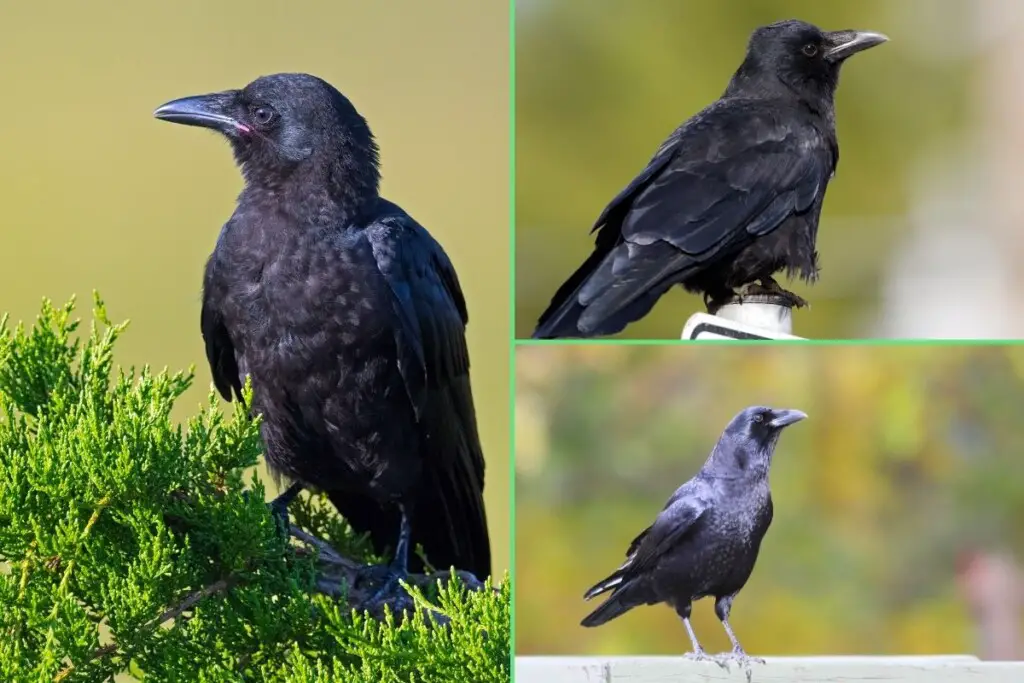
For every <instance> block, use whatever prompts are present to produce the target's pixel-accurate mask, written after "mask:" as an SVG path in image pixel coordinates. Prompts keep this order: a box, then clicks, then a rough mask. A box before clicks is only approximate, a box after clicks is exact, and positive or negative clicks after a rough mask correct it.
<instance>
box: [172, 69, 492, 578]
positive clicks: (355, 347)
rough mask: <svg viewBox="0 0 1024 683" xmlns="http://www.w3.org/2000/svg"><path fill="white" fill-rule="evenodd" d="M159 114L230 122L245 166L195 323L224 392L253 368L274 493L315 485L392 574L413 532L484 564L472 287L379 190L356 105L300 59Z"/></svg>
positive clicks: (426, 543)
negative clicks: (387, 555) (390, 553)
mask: <svg viewBox="0 0 1024 683" xmlns="http://www.w3.org/2000/svg"><path fill="white" fill-rule="evenodd" d="M155 116H156V117H157V118H159V119H163V120H165V121H171V122H173V123H182V124H186V125H192V126H203V127H206V128H212V129H214V130H216V131H219V132H220V133H222V134H224V136H226V137H227V139H228V140H229V141H230V142H231V147H232V149H233V150H234V155H235V159H236V161H237V162H238V164H239V166H240V167H241V170H242V174H243V176H244V177H245V187H244V189H243V190H242V193H241V195H240V196H239V198H238V206H237V208H236V209H235V212H234V214H233V215H232V216H231V218H230V219H229V220H228V222H227V224H226V225H224V227H223V229H222V230H221V233H220V237H219V238H218V240H217V246H216V248H215V249H214V251H213V254H212V255H211V256H210V259H209V261H208V262H207V264H206V274H205V278H204V280H203V305H202V314H201V328H202V333H203V338H204V340H205V341H206V355H207V358H208V359H209V362H210V368H211V370H212V371H213V379H214V382H215V384H216V386H217V388H218V389H219V391H220V393H221V394H222V395H223V396H224V398H225V399H227V400H229V401H230V400H231V399H232V395H234V396H235V397H238V398H240V391H241V388H242V384H243V382H244V380H245V377H246V375H248V376H250V377H251V378H252V384H253V405H252V406H251V408H252V409H253V411H254V412H256V413H259V414H261V415H262V416H263V423H262V427H261V429H262V437H263V442H264V445H265V448H266V457H267V463H268V464H269V466H270V468H271V470H272V471H273V472H275V473H276V474H278V475H281V476H284V477H286V478H287V479H289V480H290V481H292V482H294V483H293V485H292V486H291V487H290V488H289V489H288V490H287V491H286V492H285V493H284V494H282V496H281V497H279V499H278V500H277V501H276V504H277V506H278V507H277V509H278V510H281V509H282V507H283V506H287V504H288V502H289V501H291V500H292V498H294V496H295V495H296V494H297V493H298V492H299V490H300V489H301V488H303V487H309V488H312V489H316V490H322V491H326V492H327V493H328V495H329V497H330V500H331V502H332V503H333V504H334V505H335V506H336V507H337V509H338V511H339V512H340V513H341V514H342V515H343V516H344V517H345V518H346V519H347V520H348V521H349V522H350V523H351V524H352V526H353V527H354V528H355V529H356V531H359V532H369V534H370V537H371V538H372V540H373V544H374V546H375V547H376V548H377V550H378V552H384V550H385V548H388V547H390V548H392V549H393V550H394V553H395V561H394V562H393V564H392V568H393V570H394V572H395V576H397V575H401V574H402V573H403V572H405V571H406V570H407V569H408V567H409V564H408V563H409V558H408V554H409V544H410V543H412V544H417V543H419V544H422V546H423V549H424V551H425V554H426V556H427V559H428V560H429V561H430V563H431V564H433V565H435V566H437V567H442V568H447V567H450V566H453V565H454V566H455V567H457V568H459V569H463V570H467V571H470V572H472V573H474V574H475V575H477V576H478V577H480V578H483V577H485V576H487V575H488V574H489V573H490V545H489V541H488V535H487V522H486V517H485V514H484V503H483V495H482V494H483V486H484V458H483V455H482V452H481V448H480V439H479V436H478V435H477V425H476V416H475V413H474V408H473V397H472V393H471V391H470V380H469V355H468V351H467V348H466V335H465V329H466V322H467V319H468V316H467V313H466V302H465V300H464V299H463V295H462V291H461V289H460V286H459V280H458V278H457V277H456V275H455V270H454V268H453V267H452V264H451V262H450V261H449V260H448V257H447V256H446V255H445V252H444V250H443V249H442V248H441V246H440V245H439V244H438V243H437V242H436V241H434V239H433V238H432V237H431V236H430V234H429V233H428V232H427V231H426V230H425V229H424V228H423V227H421V226H420V225H419V224H418V223H417V222H416V221H415V220H413V219H412V218H411V217H409V215H408V214H406V213H405V212H404V211H403V210H402V209H401V208H399V207H398V206H396V205H395V204H392V203H391V202H389V201H387V200H386V199H384V198H382V197H381V196H380V194H379V191H378V187H379V181H380V173H379V164H378V153H377V144H376V142H375V141H374V138H373V135H372V134H371V132H370V129H369V127H368V126H367V123H366V120H365V119H364V118H363V117H362V116H361V115H360V114H359V113H358V112H357V111H356V109H355V107H353V105H352V104H351V103H350V102H349V100H348V99H346V98H345V97H344V96H343V95H342V94H341V93H339V92H338V91H337V90H335V89H334V88H333V87H332V86H331V85H330V84H328V83H326V82H325V81H323V80H321V79H319V78H316V77H314V76H310V75H306V74H277V75H273V76H266V77H263V78H259V79H257V80H256V81H253V82H252V83H250V84H249V85H247V86H246V87H245V88H243V89H241V90H228V91H226V92H220V93H214V94H209V95H201V96H196V97H186V98H183V99H179V100H174V101H173V102H168V103H167V104H165V105H163V106H162V107H160V108H159V109H157V110H156V112H155ZM285 515H287V512H286V508H285ZM411 562H412V567H413V568H414V569H417V570H418V569H419V568H421V567H422V563H421V562H419V561H418V559H417V558H415V557H414V558H412V561H411ZM395 576H393V577H392V578H395Z"/></svg>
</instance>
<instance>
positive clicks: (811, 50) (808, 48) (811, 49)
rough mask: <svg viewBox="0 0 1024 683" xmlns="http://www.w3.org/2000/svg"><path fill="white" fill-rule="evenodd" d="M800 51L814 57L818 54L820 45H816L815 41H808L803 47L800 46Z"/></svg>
mask: <svg viewBox="0 0 1024 683" xmlns="http://www.w3.org/2000/svg"><path fill="white" fill-rule="evenodd" d="M800 51H801V52H803V53H804V54H805V55H807V56H808V57H814V56H815V55H817V54H818V46H817V45H815V44H814V43H807V44H806V45H804V46H803V47H802V48H800Z"/></svg>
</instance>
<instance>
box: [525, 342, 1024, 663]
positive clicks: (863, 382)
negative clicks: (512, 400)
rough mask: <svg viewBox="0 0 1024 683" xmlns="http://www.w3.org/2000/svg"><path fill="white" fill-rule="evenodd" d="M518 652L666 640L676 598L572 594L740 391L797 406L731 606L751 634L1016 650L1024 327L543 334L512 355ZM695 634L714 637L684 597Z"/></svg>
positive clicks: (882, 646)
mask: <svg viewBox="0 0 1024 683" xmlns="http://www.w3.org/2000/svg"><path fill="white" fill-rule="evenodd" d="M516 361H517V370H516V393H517V397H516V442H515V448H516V454H515V457H516V470H517V478H516V502H517V505H516V515H517V516H516V542H517V545H516V580H517V590H516V624H517V634H516V642H517V654H599V653H600V654H619V655H627V654H678V653H682V652H684V651H686V650H688V649H689V640H688V639H687V637H686V632H685V630H684V629H683V626H682V624H681V622H680V621H679V619H678V617H676V615H675V612H674V611H673V610H672V609H671V608H668V607H666V606H664V605H659V606H653V607H638V608H636V609H634V610H633V611H631V612H629V613H627V614H626V615H624V616H622V617H620V618H618V619H616V620H614V621H612V622H609V623H608V624H607V625H604V626H601V627H599V628H595V629H585V628H583V627H581V626H579V621H580V619H581V618H582V617H583V616H585V615H586V614H587V613H588V612H589V611H590V610H591V609H593V608H594V607H595V606H596V604H597V602H596V601H595V602H584V600H583V597H582V596H583V592H584V591H585V590H586V589H587V588H589V587H590V586H591V585H592V584H594V583H596V582H597V581H598V580H600V579H602V578H604V577H605V576H607V575H608V574H610V573H611V572H612V571H614V570H615V568H617V567H618V566H619V565H620V564H621V562H622V560H623V559H624V554H625V552H626V548H627V547H628V545H629V542H630V541H631V540H632V539H633V537H634V536H635V535H636V534H637V533H639V532H640V531H641V530H643V529H644V528H646V527H647V526H648V525H649V524H650V523H651V522H653V520H654V518H655V516H656V515H657V513H658V512H659V511H660V510H661V509H662V507H663V505H664V503H665V501H666V500H668V498H669V496H670V495H671V494H672V492H673V491H674V490H675V488H676V487H678V486H679V485H681V484H682V483H683V482H684V481H686V480H687V479H689V478H690V477H692V476H693V475H694V474H695V473H696V472H697V470H698V469H699V468H700V466H701V465H702V464H703V462H704V460H705V459H706V458H707V455H708V453H709V452H710V451H711V448H712V447H713V446H714V444H715V442H716V441H717V439H718V437H719V435H720V434H721V431H722V429H723V428H724V427H725V425H726V424H727V423H728V421H729V420H730V419H731V418H732V417H733V415H735V414H736V413H737V412H739V411H740V410H742V409H743V408H745V407H747V406H749V405H758V404H762V405H769V406H774V407H783V408H798V409H800V410H804V411H805V412H807V413H808V415H809V419H808V420H806V421H805V422H801V423H799V424H797V425H795V426H793V427H792V428H790V429H788V430H787V431H786V432H785V433H784V434H783V435H782V437H781V440H780V442H779V446H778V448H777V450H776V452H775V458H774V462H773V466H772V472H771V484H772V491H773V498H774V502H775V517H774V521H773V524H772V526H771V528H770V529H769V531H768V534H767V536H766V537H765V540H764V543H763V545H762V546H761V553H760V557H759V559H758V562H757V565H756V567H755V569H754V572H753V575H752V577H751V579H750V581H749V582H748V584H747V585H746V587H745V588H744V589H743V591H741V592H740V594H739V597H738V598H737V599H736V603H735V605H734V607H733V612H732V619H731V623H732V625H733V627H734V629H735V630H736V633H737V635H738V637H739V639H740V641H741V642H742V643H743V645H744V647H745V648H746V649H747V651H748V652H751V653H755V654H759V655H776V654H778V655H782V654H792V655H797V654H895V653H902V654H926V653H946V654H949V653H964V652H967V653H977V654H979V655H980V656H982V657H986V658H1002V659H1013V658H1020V657H1021V656H1022V655H1024V650H1022V647H1024V641H1022V639H1021V631H1020V627H1021V622H1022V616H1024V581H1022V579H1021V572H1020V567H1019V564H1018V563H1019V560H1018V559H1015V558H1024V527H1022V526H1021V524H1020V520H1021V519H1022V518H1024V460H1022V458H1021V453H1022V452H1024V421H1022V420H1021V406H1024V347H1006V346H975V347H968V346H907V345H899V346H848V345H827V346H821V345H815V346H792V345H788V346H772V347H763V346H761V347H754V346H742V347H735V346H730V347H728V348H724V347H722V346H705V345H702V346H700V348H694V347H693V346H680V345H676V346H669V347H657V348H655V347H651V346H640V347H637V346H626V347H624V346H613V345H586V346H566V345H559V346H540V347H520V348H519V349H517V353H516ZM693 620H694V629H695V630H696V632H697V635H698V637H699V638H700V640H701V642H702V644H703V645H704V646H705V648H707V649H708V650H709V651H718V652H721V651H723V650H727V649H728V646H729V641H728V639H727V637H726V635H725V632H724V631H723V629H722V627H721V625H720V623H719V621H718V619H717V618H716V617H715V615H714V610H713V600H704V601H701V602H698V603H696V604H695V606H694V618H693Z"/></svg>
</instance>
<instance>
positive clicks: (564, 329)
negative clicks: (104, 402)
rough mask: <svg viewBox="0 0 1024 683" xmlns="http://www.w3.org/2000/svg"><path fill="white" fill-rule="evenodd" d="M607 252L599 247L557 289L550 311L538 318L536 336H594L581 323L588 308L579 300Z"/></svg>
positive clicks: (559, 337)
mask: <svg viewBox="0 0 1024 683" xmlns="http://www.w3.org/2000/svg"><path fill="white" fill-rule="evenodd" d="M607 254H608V252H607V251H601V250H597V251H595V252H594V253H592V254H591V255H590V256H589V257H588V258H587V260H586V261H584V262H583V265H582V266H580V267H579V268H577V269H576V272H574V273H573V274H572V275H571V276H569V279H568V280H566V281H565V283H564V284H563V285H562V286H561V287H559V288H558V291H557V292H555V295H554V296H553V297H552V298H551V303H550V304H548V308H547V310H545V311H544V312H543V313H541V316H540V319H539V320H538V321H537V329H536V330H534V332H533V338H534V339H573V338H584V337H591V336H594V335H592V334H586V333H584V332H583V331H582V330H581V329H580V326H579V321H580V317H582V316H583V313H584V311H585V310H586V308H584V306H583V305H582V304H581V303H580V301H579V292H580V289H581V288H582V287H583V285H584V284H586V282H587V280H588V279H589V278H590V276H591V275H592V274H593V273H594V271H595V270H597V268H598V267H599V266H600V265H601V262H602V261H603V260H604V258H605V256H607Z"/></svg>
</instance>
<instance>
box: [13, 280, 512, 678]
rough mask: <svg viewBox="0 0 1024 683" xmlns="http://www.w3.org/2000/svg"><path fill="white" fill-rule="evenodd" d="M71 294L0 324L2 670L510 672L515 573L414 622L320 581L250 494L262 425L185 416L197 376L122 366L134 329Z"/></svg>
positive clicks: (324, 526) (189, 674)
mask: <svg viewBox="0 0 1024 683" xmlns="http://www.w3.org/2000/svg"><path fill="white" fill-rule="evenodd" d="M73 307H74V303H73V301H72V302H71V303H69V304H67V305H66V306H64V307H61V308H55V307H53V306H52V305H51V304H50V303H49V302H44V305H43V308H42V313H41V315H40V317H39V319H38V320H37V322H36V324H35V326H34V327H32V328H31V329H25V328H24V327H23V326H20V325H19V326H17V327H15V328H12V327H11V326H9V325H8V324H7V321H6V319H4V320H2V321H0V680H3V681H23V680H31V681H103V680H111V679H112V677H113V676H114V675H116V674H119V673H121V674H130V675H131V676H134V677H136V678H138V679H145V680H146V681H150V680H152V681H210V682H212V681H239V680H257V681H325V682H326V681H332V682H333V681H342V682H346V681H350V682H354V681H360V682H362V681H374V682H376V681H385V682H387V681H410V682H413V681H415V682H422V683H426V682H429V681H445V682H448V681H452V682H460V683H461V682H465V683H477V682H479V683H489V682H491V681H494V682H498V681H507V680H509V669H510V665H509V654H508V651H509V639H510V633H509V632H510V623H509V595H510V588H509V581H508V580H507V578H506V580H505V581H503V582H502V584H501V586H500V587H499V588H498V589H497V590H482V591H470V590H467V589H466V588H465V587H464V586H463V584H462V583H461V582H460V581H458V580H457V579H453V580H451V581H448V582H447V583H444V584H443V585H442V584H441V583H440V582H438V583H437V584H436V585H434V586H433V587H431V589H430V590H427V591H424V592H421V591H420V590H419V589H416V588H411V589H410V591H411V593H412V594H413V596H414V600H415V602H416V604H417V605H418V606H419V607H421V608H426V607H427V606H428V604H427V601H429V603H430V604H429V607H430V608H431V609H429V610H428V609H417V610H415V611H414V612H413V613H412V615H411V616H409V617H406V618H405V619H400V618H396V617H394V616H393V615H392V614H391V613H390V612H386V613H385V615H384V618H383V619H382V620H381V619H376V618H373V617H372V616H370V615H368V614H365V613H364V614H359V613H356V612H354V611H353V610H351V609H349V608H348V607H347V603H346V602H345V600H344V599H341V598H339V597H337V596H330V595H326V594H324V593H322V592H319V591H318V590H317V585H318V584H317V575H318V565H317V558H316V554H315V553H314V552H308V551H306V552H304V548H302V547H298V546H296V545H294V544H293V543H292V542H291V541H289V539H288V538H287V537H286V536H287V535H286V534H284V533H282V532H281V530H280V529H279V528H278V527H277V525H276V524H275V522H274V520H273V518H272V516H271V514H270V512H269V510H268V508H267V506H266V505H265V504H264V503H263V500H264V491H263V487H262V485H261V483H260V481H259V480H258V479H257V478H256V476H255V475H252V476H251V478H250V479H249V481H248V484H249V486H248V488H249V489H250V491H251V492H252V494H251V495H245V494H244V491H245V488H246V486H245V484H246V476H245V471H246V469H247V468H250V467H251V466H252V465H254V464H255V463H256V462H257V459H258V457H259V454H260V440H259V431H258V420H255V419H250V417H249V416H248V415H247V414H246V412H245V411H244V410H243V409H242V408H241V407H239V406H238V405H237V403H236V404H235V407H234V413H233V414H232V415H231V416H230V417H225V416H224V415H223V414H222V413H221V411H220V410H219V408H218V405H217V401H216V398H215V396H214V395H213V394H212V393H211V395H210V399H209V404H208V405H207V406H206V408H205V409H204V410H203V411H202V413H201V414H200V415H198V416H196V417H194V418H192V419H190V420H189V421H188V423H187V425H186V426H184V427H182V426H180V425H177V424H175V423H173V422H172V421H171V419H170V414H171V409H172V406H173V404H174V402H175V400H176V399H177V398H178V397H180V396H181V394H182V393H183V392H184V391H185V389H186V388H187V387H188V386H189V384H190V382H191V381H192V375H191V373H181V372H179V373H176V374H168V373H167V372H161V373H153V372H151V371H150V370H149V369H148V368H143V369H142V370H141V371H139V372H135V371H134V370H129V371H123V370H119V371H117V372H116V374H115V371H114V365H113V347H114V344H115V342H116V340H117V338H118V336H119V335H120V334H121V333H122V332H123V331H124V329H125V325H124V324H118V325H113V324H111V323H110V321H109V320H108V319H107V316H106V313H105V311H104V309H103V305H102V303H101V302H100V301H99V299H98V298H97V299H96V306H95V316H94V317H95V320H94V322H93V326H92V331H91V333H90V335H89V336H88V338H85V339H80V338H78V337H77V336H76V335H75V330H76V328H77V326H78V323H77V322H76V321H74V320H73V319H72V312H73ZM247 391H248V388H247ZM297 507H298V508H299V509H298V510H296V511H295V512H296V515H295V517H296V521H297V524H298V525H299V526H301V527H304V529H305V531H307V532H309V533H310V534H313V535H315V536H317V537H318V538H320V539H323V540H325V541H327V542H329V543H330V544H331V545H332V546H333V547H334V548H335V549H336V550H337V551H338V552H339V553H341V554H342V555H345V556H347V557H351V558H354V559H357V560H359V561H365V560H375V559H377V558H370V557H369V553H368V551H367V545H366V542H365V539H362V538H359V537H356V535H355V534H353V532H352V530H351V529H349V528H348V527H347V526H346V525H345V524H344V522H343V521H342V520H340V519H339V518H338V517H337V516H336V515H334V514H333V513H328V511H327V509H326V508H325V507H323V506H318V505H317V504H316V503H310V502H309V501H305V502H304V503H303V504H302V505H298V506H297ZM436 615H442V617H443V618H442V617H438V616H436ZM438 621H444V622H446V623H445V625H443V626H442V625H438Z"/></svg>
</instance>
